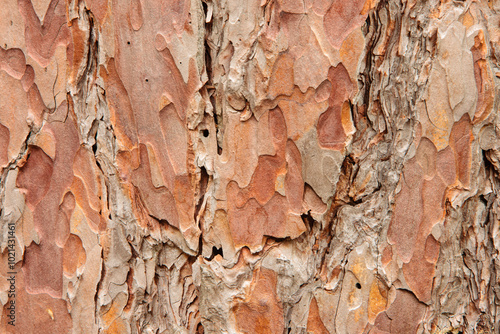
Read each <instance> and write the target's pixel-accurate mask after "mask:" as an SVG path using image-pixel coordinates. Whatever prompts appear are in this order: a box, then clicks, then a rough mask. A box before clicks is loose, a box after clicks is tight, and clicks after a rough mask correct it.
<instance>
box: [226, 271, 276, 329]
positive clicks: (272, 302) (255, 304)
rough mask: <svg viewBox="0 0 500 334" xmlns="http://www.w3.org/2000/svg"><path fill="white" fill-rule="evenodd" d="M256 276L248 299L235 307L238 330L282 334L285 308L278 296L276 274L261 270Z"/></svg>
mask: <svg viewBox="0 0 500 334" xmlns="http://www.w3.org/2000/svg"><path fill="white" fill-rule="evenodd" d="M255 276H256V277H255V279H254V281H253V282H252V285H253V287H252V291H251V292H250V295H249V297H248V299H247V300H246V301H244V302H241V303H238V304H237V305H236V306H235V307H234V309H235V312H234V314H235V316H236V323H237V326H238V329H239V330H240V331H242V332H244V333H255V334H259V333H262V334H271V333H276V334H281V333H282V332H283V329H284V327H285V325H284V322H283V306H282V305H281V302H280V301H279V300H278V297H277V296H276V273H275V272H274V271H272V270H270V269H266V268H261V269H260V270H259V271H258V272H257V273H256V275H255Z"/></svg>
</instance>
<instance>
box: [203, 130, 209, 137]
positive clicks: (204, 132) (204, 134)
mask: <svg viewBox="0 0 500 334" xmlns="http://www.w3.org/2000/svg"><path fill="white" fill-rule="evenodd" d="M202 133H203V137H208V135H209V134H210V132H209V131H208V130H207V129H205V130H203V131H202Z"/></svg>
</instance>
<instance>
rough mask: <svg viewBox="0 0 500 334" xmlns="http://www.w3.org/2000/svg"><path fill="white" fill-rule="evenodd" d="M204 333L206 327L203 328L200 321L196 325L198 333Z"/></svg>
mask: <svg viewBox="0 0 500 334" xmlns="http://www.w3.org/2000/svg"><path fill="white" fill-rule="evenodd" d="M203 333H205V329H204V328H203V325H202V324H201V322H200V323H199V324H198V326H197V327H196V334H203Z"/></svg>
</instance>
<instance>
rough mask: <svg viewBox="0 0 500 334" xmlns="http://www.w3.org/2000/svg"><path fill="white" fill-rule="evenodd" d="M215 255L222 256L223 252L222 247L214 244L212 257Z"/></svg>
mask: <svg viewBox="0 0 500 334" xmlns="http://www.w3.org/2000/svg"><path fill="white" fill-rule="evenodd" d="M216 255H220V256H222V257H224V252H223V251H222V247H221V248H217V247H215V246H213V247H212V258H214V257H215V256H216Z"/></svg>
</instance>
